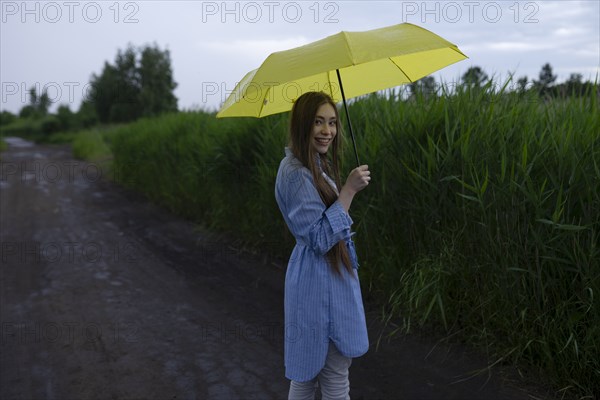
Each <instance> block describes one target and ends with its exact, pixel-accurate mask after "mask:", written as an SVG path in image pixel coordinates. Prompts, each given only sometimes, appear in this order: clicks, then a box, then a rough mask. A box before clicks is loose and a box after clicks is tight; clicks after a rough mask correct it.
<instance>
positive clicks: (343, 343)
mask: <svg viewBox="0 0 600 400" xmlns="http://www.w3.org/2000/svg"><path fill="white" fill-rule="evenodd" d="M326 178H327V180H328V182H329V183H330V184H331V185H332V186H333V187H334V188H335V189H336V191H337V188H336V187H335V183H334V182H333V180H331V178H329V177H327V176H326ZM275 199H276V200H277V204H278V205H279V209H280V210H281V213H282V215H283V218H284V220H285V222H286V224H287V226H288V228H289V229H290V231H291V233H292V234H293V235H294V237H295V239H296V245H295V247H294V249H293V251H292V254H291V256H290V260H289V263H288V266H287V272H286V277H285V296H284V311H285V331H284V332H285V337H284V345H285V349H284V350H285V351H284V353H285V357H284V358H285V375H286V377H287V378H288V379H291V380H295V381H298V382H305V381H308V380H311V379H313V378H314V377H315V376H317V374H318V373H319V371H320V370H321V369H322V368H323V366H324V365H325V359H326V356H327V350H328V347H329V341H332V342H333V343H334V344H335V346H336V347H337V349H338V350H339V352H340V353H341V354H342V355H344V356H346V357H351V358H354V357H359V356H361V355H363V354H364V353H366V352H367V350H368V348H369V340H368V336H367V327H366V322H365V312H364V307H363V301H362V295H361V291H360V283H359V279H358V272H357V270H358V261H357V257H356V251H355V248H354V242H353V241H352V235H353V233H352V232H351V230H350V227H351V225H352V219H351V218H350V216H349V215H348V214H347V213H346V211H345V210H344V208H343V206H342V205H341V204H340V203H339V201H336V202H334V203H333V204H332V205H331V206H330V207H329V208H327V207H326V206H325V204H324V203H323V201H322V200H321V197H320V196H319V193H318V192H317V188H316V186H315V183H314V180H313V177H312V174H311V172H310V170H309V169H308V168H306V167H304V166H302V164H301V162H300V161H299V160H298V159H296V158H295V157H294V155H293V154H292V152H291V150H290V149H289V148H287V147H286V148H285V158H283V160H282V161H281V163H280V165H279V170H278V172H277V179H276V183H275ZM340 240H343V241H345V243H346V246H347V248H348V251H349V254H350V259H351V260H352V263H353V265H352V267H353V268H352V272H348V270H347V269H346V268H345V267H344V266H343V265H342V266H341V268H340V269H341V275H339V274H337V273H336V272H335V271H334V270H333V269H332V268H331V266H330V265H329V264H328V262H327V258H326V253H327V252H328V251H329V250H330V249H331V248H332V247H333V246H334V245H335V244H336V243H338V242H339V241H340Z"/></svg>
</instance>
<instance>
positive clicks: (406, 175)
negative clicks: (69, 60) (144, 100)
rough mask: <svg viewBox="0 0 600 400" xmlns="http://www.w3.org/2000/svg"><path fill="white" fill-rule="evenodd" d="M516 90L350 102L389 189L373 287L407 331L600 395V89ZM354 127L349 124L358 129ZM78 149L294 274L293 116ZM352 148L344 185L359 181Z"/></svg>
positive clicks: (102, 136)
mask: <svg viewBox="0 0 600 400" xmlns="http://www.w3.org/2000/svg"><path fill="white" fill-rule="evenodd" d="M539 78H540V79H539V80H537V81H533V83H531V84H529V82H528V81H527V79H526V78H521V79H519V80H518V81H517V85H516V86H513V85H512V84H513V82H514V81H512V80H509V81H507V82H504V83H498V82H494V81H492V80H490V79H488V78H487V76H486V75H485V73H484V72H483V71H481V70H480V69H478V68H472V69H470V70H469V71H468V72H467V73H466V74H465V75H464V76H463V77H462V82H461V84H460V85H457V86H455V87H453V88H452V90H450V89H448V88H447V87H445V86H444V85H439V86H438V87H436V85H435V82H433V80H432V79H431V78H426V79H423V80H422V81H420V82H418V83H415V84H413V85H411V86H410V90H406V91H388V92H385V93H380V94H373V95H369V96H365V97H363V98H361V99H359V100H358V101H353V102H351V104H350V107H349V108H350V114H351V116H352V124H353V127H354V130H355V131H356V132H357V133H356V136H357V145H358V151H359V155H360V157H361V161H362V162H363V163H366V164H369V168H370V170H371V171H372V176H373V181H372V183H371V185H370V186H369V187H368V188H367V190H365V191H364V193H361V194H360V195H359V196H357V198H356V199H355V200H354V202H353V209H352V211H351V212H352V216H353V219H354V221H355V225H354V227H353V228H354V230H355V231H356V232H357V234H356V236H355V238H356V242H357V249H358V253H359V254H358V255H359V259H360V264H361V267H360V274H361V279H362V282H363V288H364V289H365V291H366V293H367V296H369V297H370V298H371V299H372V300H374V301H375V302H377V303H378V304H380V306H381V310H382V317H383V318H384V319H385V320H387V321H388V322H389V323H390V324H393V326H395V327H396V332H397V333H400V332H410V331H411V330H413V329H414V328H417V327H418V328H424V329H429V330H433V331H434V332H438V333H440V334H443V335H445V336H447V337H452V338H453V340H461V341H463V342H466V343H469V344H470V345H473V346H475V347H478V348H480V349H483V351H485V352H486V353H487V354H488V355H489V359H490V365H496V364H500V363H509V364H512V365H516V366H518V368H520V369H521V370H522V371H523V373H524V374H527V372H525V371H537V372H540V373H541V375H542V376H545V377H547V378H548V379H549V380H550V381H551V383H552V385H553V386H554V387H555V389H556V393H557V395H558V396H559V397H564V398H581V399H583V398H587V399H592V398H594V397H593V396H595V395H597V393H600V351H599V347H600V307H599V305H598V297H599V295H600V134H599V133H598V132H600V113H599V112H598V110H599V104H598V103H599V97H600V91H599V86H598V83H597V82H596V83H591V82H582V80H581V76H576V75H572V76H571V79H570V80H569V81H567V82H565V83H564V84H561V85H555V84H554V80H555V77H554V76H553V75H552V71H551V68H550V66H549V65H546V66H544V67H543V68H542V71H541V72H540V77H539ZM342 117H343V114H342ZM107 122H112V123H117V122H121V124H119V125H112V126H111V127H110V128H108V129H99V128H90V129H87V130H84V131H82V132H79V133H77V134H76V135H75V140H74V142H73V149H74V152H75V154H76V155H77V156H78V157H82V158H87V159H90V160H92V161H95V162H97V161H99V160H103V162H108V163H110V168H111V171H113V172H114V173H113V174H112V177H113V178H114V179H115V180H116V181H117V182H119V183H120V184H122V185H125V186H127V187H130V188H133V189H135V190H138V191H140V192H142V193H144V194H145V195H146V196H148V197H149V198H150V199H151V200H152V201H154V202H157V203H159V204H162V205H163V206H165V207H167V208H169V209H170V210H172V211H173V212H175V213H178V214H180V215H183V216H185V217H187V218H189V219H191V220H193V221H195V222H197V223H199V224H202V225H204V226H206V227H208V228H210V229H213V230H215V231H220V232H229V233H234V234H235V235H237V237H238V238H239V239H240V240H243V241H244V243H245V244H246V245H247V246H249V247H251V248H254V249H260V251H263V252H266V253H269V254H271V255H273V256H276V257H281V258H283V259H285V258H286V257H287V256H288V255H289V252H290V251H291V249H292V246H293V243H294V241H293V238H292V237H291V235H290V234H289V233H288V231H287V229H286V227H285V225H284V222H283V220H282V218H281V215H280V212H279V209H278V208H277V205H276V203H275V199H274V194H273V187H274V182H275V176H276V173H277V167H278V165H279V162H280V160H281V158H282V157H283V148H284V146H286V144H287V143H286V140H287V115H275V116H271V117H267V118H264V119H250V118H238V119H222V120H221V119H219V120H217V119H216V118H215V115H214V113H210V112H203V111H196V112H167V113H163V114H162V115H160V116H145V117H141V118H138V119H136V120H135V122H131V123H123V122H127V121H117V120H115V121H110V120H108V121H107ZM354 166H355V165H354V154H353V150H352V148H351V144H350V142H349V139H347V140H346V148H345V154H344V160H343V170H344V171H349V170H350V169H352V168H353V167H354Z"/></svg>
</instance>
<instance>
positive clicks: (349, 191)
mask: <svg viewBox="0 0 600 400" xmlns="http://www.w3.org/2000/svg"><path fill="white" fill-rule="evenodd" d="M370 181H371V171H369V166H368V165H361V166H359V167H356V168H354V169H353V170H352V171H351V172H350V175H348V178H347V179H346V183H345V184H344V186H343V187H342V190H341V191H340V196H339V197H338V200H339V201H340V203H341V204H342V207H344V209H345V210H346V212H348V210H349V209H350V204H351V203H352V199H354V195H356V193H358V192H360V191H361V190H363V189H364V188H366V187H367V185H368V184H369V182H370Z"/></svg>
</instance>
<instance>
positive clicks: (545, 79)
mask: <svg viewBox="0 0 600 400" xmlns="http://www.w3.org/2000/svg"><path fill="white" fill-rule="evenodd" d="M556 78H557V77H556V75H554V74H553V73H552V66H551V65H550V64H549V63H546V64H544V65H543V66H542V70H541V71H540V74H539V80H537V81H536V80H534V81H533V85H534V87H535V88H536V89H537V91H538V93H539V94H540V96H545V95H548V94H550V93H551V88H552V85H553V83H554V81H556Z"/></svg>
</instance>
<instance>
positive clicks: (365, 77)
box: [217, 23, 467, 165]
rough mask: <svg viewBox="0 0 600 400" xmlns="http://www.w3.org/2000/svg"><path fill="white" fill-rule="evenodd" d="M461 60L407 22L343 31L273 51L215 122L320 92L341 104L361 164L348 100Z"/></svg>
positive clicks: (279, 108)
mask: <svg viewBox="0 0 600 400" xmlns="http://www.w3.org/2000/svg"><path fill="white" fill-rule="evenodd" d="M465 58H467V56H466V55H464V54H463V53H462V52H461V51H460V50H459V49H458V47H457V46H456V45H454V44H452V43H450V42H448V41H447V40H445V39H443V38H441V37H440V36H438V35H436V34H434V33H432V32H430V31H428V30H426V29H423V28H421V27H419V26H416V25H413V24H409V23H403V24H398V25H393V26H389V27H386V28H380V29H374V30H370V31H365V32H344V31H342V32H340V33H337V34H335V35H332V36H329V37H326V38H325V39H321V40H318V41H316V42H313V43H309V44H307V45H304V46H300V47H296V48H294V49H290V50H285V51H279V52H276V53H272V54H271V55H270V56H268V57H267V59H266V60H265V61H264V62H263V63H262V65H261V66H260V67H259V68H257V69H255V70H253V71H250V72H248V73H247V74H246V76H244V78H243V79H242V80H241V81H240V82H239V83H238V84H237V86H236V87H235V89H234V90H233V92H232V93H231V94H230V95H229V97H228V98H227V99H226V100H225V103H224V104H223V106H222V107H221V110H220V111H219V112H218V113H217V118H221V117H264V116H267V115H272V114H277V113H280V112H285V111H289V110H291V109H292V106H293V104H294V101H295V100H296V99H297V98H298V97H300V96H301V95H302V94H303V93H306V92H311V91H323V92H326V93H328V94H329V95H330V96H331V97H332V99H333V100H334V101H335V102H339V101H340V100H342V101H343V102H344V108H345V109H346V115H347V117H348V126H349V128H350V135H351V137H352V142H353V144H354V153H355V155H356V163H357V165H360V162H359V160H358V153H357V150H356V141H355V139H354V133H353V132H352V124H351V122H350V116H349V115H348V108H347V105H346V98H352V97H357V96H361V95H364V94H367V93H371V92H376V91H378V90H383V89H387V88H390V87H395V86H400V85H402V84H405V83H410V82H415V81H417V80H419V79H421V78H422V77H424V76H427V75H429V74H431V73H432V72H435V71H437V70H439V69H441V68H443V67H445V66H448V65H450V64H454V63H455V62H458V61H461V60H464V59H465Z"/></svg>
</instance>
